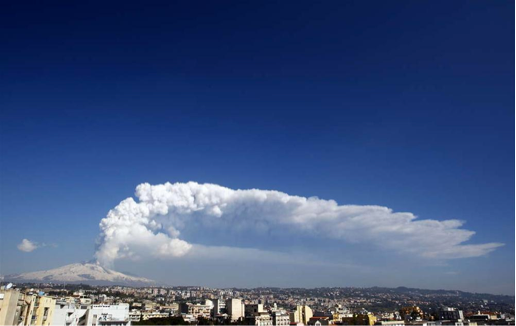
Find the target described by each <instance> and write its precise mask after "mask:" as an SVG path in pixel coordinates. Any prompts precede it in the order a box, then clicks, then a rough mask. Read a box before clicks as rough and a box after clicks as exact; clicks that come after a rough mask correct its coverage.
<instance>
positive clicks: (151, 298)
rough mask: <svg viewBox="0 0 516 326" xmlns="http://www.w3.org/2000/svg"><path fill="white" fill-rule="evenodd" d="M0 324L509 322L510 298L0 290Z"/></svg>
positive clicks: (367, 292) (393, 291)
mask: <svg viewBox="0 0 516 326" xmlns="http://www.w3.org/2000/svg"><path fill="white" fill-rule="evenodd" d="M0 325H27V326H28V325H45V326H46V325H61V326H78V325H86V326H99V325H109V326H130V325H257V326H272V325H278V326H290V325H292V326H294V325H295V326H303V325H314V326H323V325H389V326H398V325H420V326H433V325H435V326H437V325H456V326H463V325H470V326H475V325H514V297H512V296H502V295H490V294H473V293H467V292H461V291H445V290H420V289H410V288H378V287H375V288H315V289H303V288H291V289H287V288H255V289H237V288H232V289H215V288H207V287H196V286H180V287H179V286H178V287H158V286H149V287H130V286H113V285H111V286H92V285H85V284H52V283H50V284H45V283H20V284H13V283H8V284H3V285H2V286H1V288H0Z"/></svg>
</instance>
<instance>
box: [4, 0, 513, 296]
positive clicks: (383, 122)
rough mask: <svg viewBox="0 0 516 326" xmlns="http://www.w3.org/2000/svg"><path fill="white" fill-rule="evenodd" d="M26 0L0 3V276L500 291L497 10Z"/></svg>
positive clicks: (507, 75)
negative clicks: (66, 271)
mask: <svg viewBox="0 0 516 326" xmlns="http://www.w3.org/2000/svg"><path fill="white" fill-rule="evenodd" d="M30 8H31V9H30V10H28V9H27V5H26V4H22V3H15V2H13V3H9V4H5V5H4V8H3V10H2V11H1V12H0V18H1V19H0V26H2V27H3V28H2V30H3V33H2V40H3V44H4V46H3V47H5V49H4V50H3V51H0V62H1V63H0V66H1V67H2V69H1V71H2V75H3V77H4V78H0V88H1V89H2V90H3V91H2V92H1V94H0V107H1V115H2V119H0V138H1V140H0V148H1V153H2V154H1V155H0V183H1V185H2V187H1V189H0V191H1V193H0V215H1V225H0V230H1V231H0V232H1V233H0V234H1V237H0V274H1V275H3V276H5V275H14V274H20V273H30V272H35V271H41V270H51V269H54V268H58V267H61V266H64V265H70V264H76V263H79V262H91V265H92V266H99V267H91V268H92V270H93V269H95V268H98V270H95V271H97V272H99V273H103V272H104V271H105V270H104V269H106V270H115V271H117V272H121V273H124V275H126V276H127V275H137V277H138V278H139V280H140V281H142V282H144V281H146V279H150V280H155V281H157V282H158V283H159V284H168V285H171V286H172V285H173V286H180V285H192V286H194V285H195V286H209V287H218V288H225V287H227V288H229V287H246V288H252V287H282V288H286V287H299V288H314V287H372V286H381V287H398V286H407V287H415V288H426V289H446V290H462V291H469V292H481V293H491V294H508V295H514V288H515V283H514V273H515V270H514V257H515V251H514V245H515V243H514V231H513V230H514V226H515V225H514V214H515V211H514V198H515V193H514V177H515V175H514V154H515V153H514V142H513V136H514V74H513V72H514V29H513V28H514V16H513V13H514V3H513V2H510V1H500V2H495V3H492V2H488V1H477V2H467V3H466V2H458V1H457V2H446V1H418V2H410V1H396V2H375V4H374V6H371V3H369V2H352V1H345V2H344V1H324V2H321V3H314V2H310V1H297V2H288V1H281V2H240V1H228V2H202V5H200V4H199V3H197V2H186V1H184V2H152V3H150V4H143V3H132V2H123V3H122V2H120V3H118V2H109V3H102V4H100V3H98V5H92V4H91V3H80V2H51V3H50V2H35V3H32V4H31V5H30ZM88 266H90V265H88ZM88 268H90V267H88ZM78 273H79V272H78ZM32 275H35V274H32ZM113 275H114V274H113ZM115 276H116V277H118V274H117V275H115ZM126 276H120V277H122V278H123V277H126ZM113 277H114V276H113ZM135 277H136V276H135ZM120 279H121V278H120ZM117 280H119V279H117Z"/></svg>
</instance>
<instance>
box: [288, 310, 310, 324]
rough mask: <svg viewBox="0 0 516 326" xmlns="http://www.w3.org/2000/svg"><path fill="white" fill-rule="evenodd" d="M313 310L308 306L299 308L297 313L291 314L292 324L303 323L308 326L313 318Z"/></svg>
mask: <svg viewBox="0 0 516 326" xmlns="http://www.w3.org/2000/svg"><path fill="white" fill-rule="evenodd" d="M313 315H314V314H313V312H312V309H311V308H310V307H309V306H307V305H303V306H297V308H296V311H294V312H291V313H290V322H291V323H303V324H305V325H307V324H308V321H309V320H310V318H312V317H313Z"/></svg>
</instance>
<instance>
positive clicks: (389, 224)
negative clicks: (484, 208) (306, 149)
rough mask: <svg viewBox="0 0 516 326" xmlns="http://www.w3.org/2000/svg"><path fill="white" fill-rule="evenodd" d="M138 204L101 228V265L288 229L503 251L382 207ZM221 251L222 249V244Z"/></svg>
mask: <svg viewBox="0 0 516 326" xmlns="http://www.w3.org/2000/svg"><path fill="white" fill-rule="evenodd" d="M136 197H137V201H135V200H134V199H133V198H127V199H125V200H123V201H122V202H121V203H120V204H119V205H118V206H116V207H115V208H113V209H112V210H110V211H109V213H108V215H107V216H106V217H105V218H104V219H102V221H101V222H100V230H101V234H100V236H99V240H98V243H97V251H96V253H95V256H96V258H97V260H98V261H99V262H100V263H101V264H103V265H105V266H110V265H112V263H113V261H114V260H116V259H121V258H129V259H139V258H141V257H146V256H154V257H156V258H161V259H164V258H171V257H181V256H184V255H188V254H189V253H190V254H191V253H192V252H194V250H192V248H193V247H195V245H192V244H190V243H188V242H186V241H184V240H181V239H180V236H181V231H184V230H187V229H188V228H190V229H189V232H190V233H191V232H192V231H193V232H197V231H198V232H205V233H206V234H209V232H210V230H228V231H235V232H246V235H248V236H249V237H252V236H253V234H263V233H264V232H267V231H268V230H271V229H277V228H285V229H288V230H290V231H291V232H292V233H291V235H290V236H298V237H304V238H306V239H309V238H315V237H318V241H324V239H325V238H331V239H337V240H338V241H342V245H343V246H344V245H345V243H346V242H350V243H358V244H360V243H361V242H367V243H372V244H376V245H378V246H381V247H383V248H386V249H389V250H394V251H397V252H407V253H413V254H416V255H419V256H423V257H426V258H436V259H454V258H464V257H476V256H482V255H485V254H487V253H489V252H491V251H493V250H494V249H495V248H497V247H499V246H501V245H502V244H500V243H486V244H463V243H464V242H466V241H467V240H469V239H470V238H471V237H472V236H473V234H474V233H475V232H473V231H469V230H465V229H460V227H461V226H462V225H463V222H461V221H458V220H445V221H437V220H418V219H417V218H416V216H415V215H413V214H412V213H394V212H393V211H392V210H391V209H389V208H387V207H381V206H357V205H338V204H337V203H336V202H335V201H333V200H322V199H318V198H315V197H311V198H305V197H298V196H290V195H288V194H286V193H282V192H279V191H269V190H259V189H249V190H233V189H229V188H225V187H222V186H219V185H215V184H198V183H196V182H188V183H175V184H170V183H165V184H160V185H150V184H148V183H144V184H140V185H139V186H138V187H137V188H136ZM218 245H222V246H223V245H225V244H224V243H220V244H218Z"/></svg>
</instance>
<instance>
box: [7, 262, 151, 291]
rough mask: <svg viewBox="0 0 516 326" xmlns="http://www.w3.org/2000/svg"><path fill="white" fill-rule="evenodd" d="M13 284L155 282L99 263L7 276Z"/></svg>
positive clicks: (135, 283)
mask: <svg viewBox="0 0 516 326" xmlns="http://www.w3.org/2000/svg"><path fill="white" fill-rule="evenodd" d="M4 278H5V280H7V281H11V282H56V283H58V282H61V283H84V284H97V285H103V284H120V285H134V286H141V285H153V284H156V282H155V281H152V280H149V279H147V278H144V277H137V276H131V275H127V274H124V273H120V272H117V271H114V270H111V269H107V268H105V267H102V266H101V265H100V264H99V263H96V262H93V263H91V262H88V263H78V264H70V265H66V266H62V267H58V268H54V269H49V270H46V271H39V272H30V273H22V274H13V275H6V276H5V277H4Z"/></svg>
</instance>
